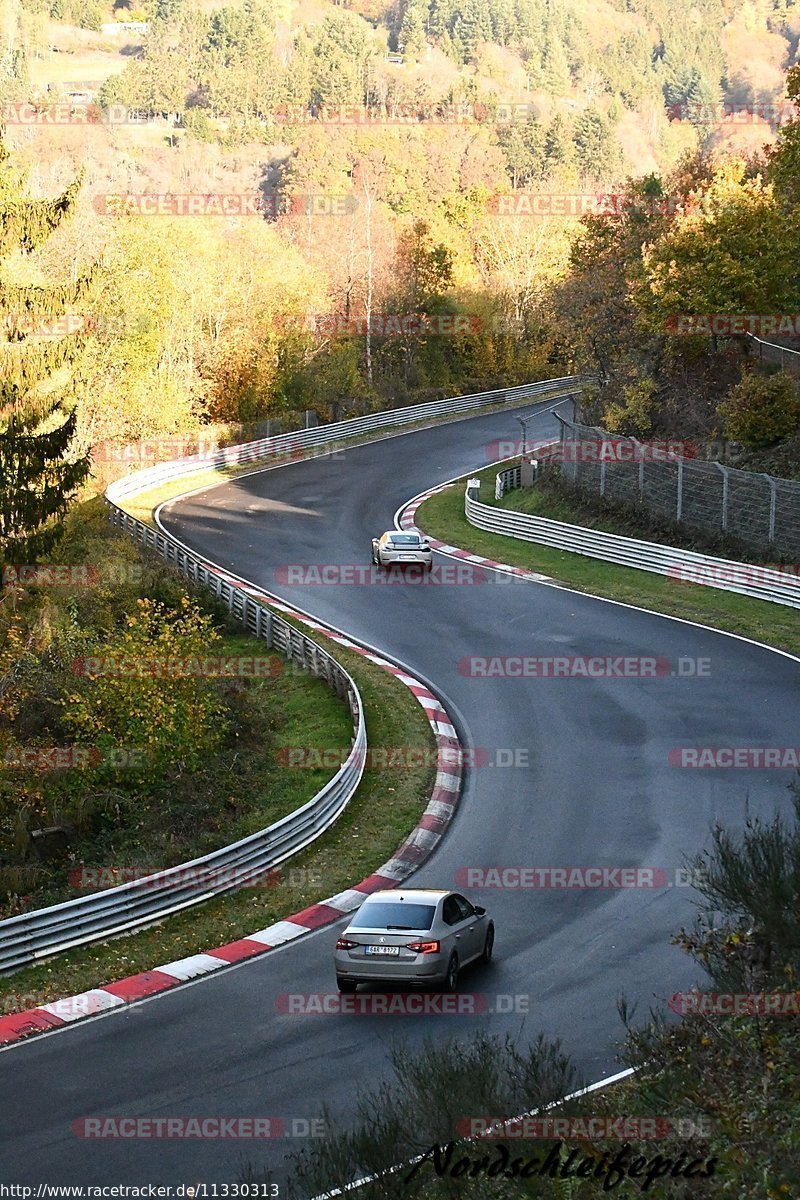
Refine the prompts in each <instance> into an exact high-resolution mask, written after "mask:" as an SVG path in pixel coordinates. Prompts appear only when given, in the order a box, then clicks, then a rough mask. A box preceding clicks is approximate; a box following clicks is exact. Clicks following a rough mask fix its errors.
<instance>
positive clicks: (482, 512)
mask: <svg viewBox="0 0 800 1200" xmlns="http://www.w3.org/2000/svg"><path fill="white" fill-rule="evenodd" d="M514 470H515V468H513V467H512V468H509V469H508V470H506V471H502V472H499V473H498V476H497V481H498V483H497V486H498V488H501V487H502V488H503V494H504V493H505V492H506V491H509V490H510V488H511V487H513V486H514V484H513V479H514ZM517 470H518V468H517ZM501 477H502V479H501ZM479 490H480V489H479V488H476V487H474V486H467V489H466V492H465V496H464V515H465V516H466V518H467V520H468V521H469V523H470V525H474V526H475V527H476V528H477V529H483V530H485V531H486V532H487V533H501V534H504V535H505V536H506V537H513V538H520V539H521V540H522V541H526V542H537V543H539V544H540V545H542V546H553V547H554V548H555V549H557V550H568V551H570V552H571V553H572V554H584V555H587V556H588V557H589V558H598V559H601V560H602V561H603V562H611V563H616V564H617V565H618V566H621V567H634V568H635V569H636V570H639V571H650V572H652V573H653V574H655V575H666V576H668V577H669V578H672V579H674V580H675V581H676V582H678V583H697V584H705V585H706V586H710V587H716V588H721V589H722V590H723V591H726V592H738V593H739V594H740V595H743V596H750V597H751V598H752V599H754V600H770V601H772V602H773V603H774V604H787V605H789V606H790V607H791V608H800V577H798V576H796V575H790V574H784V573H783V572H782V571H779V570H775V569H772V568H770V567H766V566H764V567H762V566H753V565H751V564H749V563H740V562H732V561H731V560H730V559H725V558H711V557H709V556H708V555H705V554H698V553H696V552H695V551H693V550H681V549H678V548H676V547H674V546H660V545H658V544H656V543H655V542H643V541H639V540H638V539H637V538H629V537H622V536H621V535H619V534H615V533H605V532H603V531H602V530H599V529H585V528H583V527H582V526H580V525H568V524H566V523H565V522H563V521H552V520H550V519H549V518H547V517H537V516H534V515H533V514H532V513H518V512H510V511H508V510H507V509H502V508H496V507H494V506H492V505H488V504H483V503H482V502H481V501H480V499H479Z"/></svg>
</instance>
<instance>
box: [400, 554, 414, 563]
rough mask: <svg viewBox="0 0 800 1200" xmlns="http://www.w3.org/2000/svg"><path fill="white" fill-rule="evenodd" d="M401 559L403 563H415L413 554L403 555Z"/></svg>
mask: <svg viewBox="0 0 800 1200" xmlns="http://www.w3.org/2000/svg"><path fill="white" fill-rule="evenodd" d="M399 558H400V561H401V562H413V561H414V555H413V554H401V555H399Z"/></svg>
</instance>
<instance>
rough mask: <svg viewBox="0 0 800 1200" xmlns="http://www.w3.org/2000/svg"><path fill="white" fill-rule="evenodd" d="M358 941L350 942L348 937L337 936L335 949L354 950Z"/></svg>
mask: <svg viewBox="0 0 800 1200" xmlns="http://www.w3.org/2000/svg"><path fill="white" fill-rule="evenodd" d="M357 945H358V942H351V941H350V940H349V938H339V940H338V942H337V943H336V949H337V950H355V948H356V946H357Z"/></svg>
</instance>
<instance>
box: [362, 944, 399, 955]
mask: <svg viewBox="0 0 800 1200" xmlns="http://www.w3.org/2000/svg"><path fill="white" fill-rule="evenodd" d="M364 953H365V954H392V955H395V956H396V955H398V954H399V953H400V947H399V946H365V947H364Z"/></svg>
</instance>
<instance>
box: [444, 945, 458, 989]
mask: <svg viewBox="0 0 800 1200" xmlns="http://www.w3.org/2000/svg"><path fill="white" fill-rule="evenodd" d="M457 987H458V955H457V954H451V955H450V962H449V963H448V964H447V974H446V975H445V977H444V990H445V991H446V992H454V991H455V990H456V988H457Z"/></svg>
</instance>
